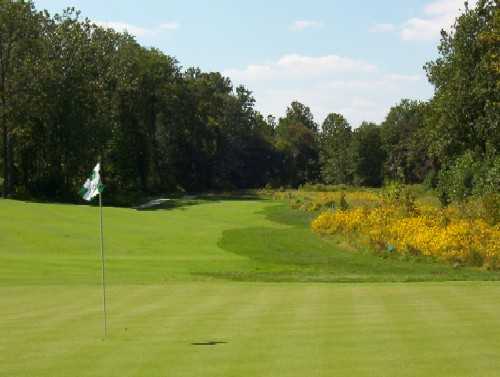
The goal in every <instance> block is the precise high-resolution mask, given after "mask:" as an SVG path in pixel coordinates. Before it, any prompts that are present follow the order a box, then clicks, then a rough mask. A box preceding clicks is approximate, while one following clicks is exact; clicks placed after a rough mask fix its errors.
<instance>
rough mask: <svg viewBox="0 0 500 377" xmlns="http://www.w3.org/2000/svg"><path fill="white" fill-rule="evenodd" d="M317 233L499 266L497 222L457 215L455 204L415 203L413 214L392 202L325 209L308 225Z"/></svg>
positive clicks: (444, 258)
mask: <svg viewBox="0 0 500 377" xmlns="http://www.w3.org/2000/svg"><path fill="white" fill-rule="evenodd" d="M311 227H312V230H313V231H314V232H316V233H318V234H321V235H333V234H343V235H348V236H350V235H359V236H361V237H362V238H364V239H366V240H368V241H369V242H370V244H371V245H372V246H375V247H377V248H379V249H385V248H388V247H391V248H393V249H395V250H396V251H397V252H399V253H403V254H405V253H408V254H414V255H425V256H432V257H436V258H438V259H441V260H444V261H449V262H453V263H460V264H468V265H479V266H484V267H488V268H499V267H500V225H499V224H497V225H490V224H488V223H487V222H486V221H484V220H483V219H481V218H463V216H462V215H461V212H460V211H459V210H458V209H457V208H453V207H449V208H446V209H438V208H434V207H430V206H417V207H416V209H415V211H414V212H413V213H411V214H410V213H408V212H407V211H405V210H404V209H403V208H401V207H398V206H396V205H394V204H390V203H383V204H382V205H380V206H378V207H374V208H369V207H364V208H354V209H350V210H347V211H328V212H323V213H322V214H321V215H319V216H318V217H317V218H316V219H315V220H314V221H313V222H312V224H311Z"/></svg>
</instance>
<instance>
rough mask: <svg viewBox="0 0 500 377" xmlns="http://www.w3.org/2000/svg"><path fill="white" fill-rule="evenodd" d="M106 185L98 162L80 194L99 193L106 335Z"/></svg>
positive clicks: (87, 199) (90, 197) (105, 331)
mask: <svg viewBox="0 0 500 377" xmlns="http://www.w3.org/2000/svg"><path fill="white" fill-rule="evenodd" d="M103 189H104V186H103V185H102V182H101V164H100V163H97V165H96V166H95V168H94V170H93V171H92V175H91V176H90V178H89V179H87V180H86V181H85V183H84V184H83V187H82V189H81V190H80V194H81V195H82V197H83V199H84V200H86V201H88V202H90V201H91V200H92V199H93V198H95V197H96V196H97V195H99V224H100V230H101V266H102V268H101V272H102V308H103V314H104V336H107V334H108V314H107V311H106V268H105V265H104V264H105V258H104V232H103V225H102V191H103Z"/></svg>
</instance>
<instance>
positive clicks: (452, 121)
mask: <svg viewBox="0 0 500 377" xmlns="http://www.w3.org/2000/svg"><path fill="white" fill-rule="evenodd" d="M499 30H500V10H499V7H498V2H497V1H495V0H479V1H478V2H477V4H476V6H475V7H474V8H470V7H469V6H468V5H467V3H466V10H465V12H464V13H463V14H462V15H461V16H460V17H459V18H458V19H457V20H456V22H455V25H454V26H453V29H452V31H451V32H446V31H443V32H442V33H441V42H440V44H439V46H438V52H439V57H438V58H437V59H436V60H434V61H431V62H429V63H427V64H426V65H425V70H426V71H427V76H428V78H429V81H430V82H431V83H432V84H433V85H434V86H435V96H434V98H433V100H432V107H431V109H430V110H431V111H430V115H429V124H430V126H429V129H428V132H429V133H430V135H431V137H430V138H429V140H430V152H431V153H432V155H433V156H436V157H437V158H438V159H439V160H440V161H441V162H442V163H447V162H449V161H452V160H454V159H455V158H456V157H457V156H460V155H462V154H463V153H464V152H465V151H467V150H470V151H472V152H474V153H475V154H476V155H478V156H481V155H485V153H486V152H487V149H488V148H495V149H496V148H498V145H500V127H499V126H498V125H499V124H500V102H499V98H500V84H499V83H500V68H499V63H498V62H499V56H500V47H499V46H500V31H499Z"/></svg>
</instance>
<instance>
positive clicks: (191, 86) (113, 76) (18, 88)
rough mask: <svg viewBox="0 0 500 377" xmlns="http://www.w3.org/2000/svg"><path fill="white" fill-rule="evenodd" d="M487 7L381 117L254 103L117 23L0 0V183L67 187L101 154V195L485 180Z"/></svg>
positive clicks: (493, 108) (491, 44)
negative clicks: (419, 85) (415, 92)
mask: <svg viewBox="0 0 500 377" xmlns="http://www.w3.org/2000/svg"><path fill="white" fill-rule="evenodd" d="M499 26H500V12H499V9H498V7H497V5H496V2H495V1H494V0H480V1H479V2H478V4H477V6H476V7H475V8H474V9H468V8H467V10H466V11H465V13H464V14H463V15H461V16H460V17H459V18H458V19H457V21H456V24H455V26H454V28H453V32H451V33H446V32H442V39H441V42H440V44H439V47H438V49H439V54H440V55H439V57H438V59H436V60H435V61H433V62H430V63H427V64H426V65H425V70H426V72H427V75H428V78H429V80H430V82H431V83H432V84H433V85H434V86H435V88H436V91H435V95H434V97H433V98H432V99H431V100H430V101H428V102H420V101H412V100H407V99H405V100H402V101H401V102H400V103H399V104H397V105H396V106H394V107H393V108H392V109H391V110H390V112H389V114H388V115H387V118H386V119H385V121H384V122H382V124H374V123H368V122H366V123H363V124H362V125H360V126H359V127H357V128H354V129H353V128H352V127H351V125H350V124H349V123H348V122H347V120H346V119H345V118H344V117H343V116H342V115H341V114H337V113H332V114H330V115H328V116H327V118H326V119H325V120H324V122H323V124H322V125H321V126H320V125H318V124H317V123H316V122H315V121H314V119H313V116H312V113H311V111H310V109H309V108H308V107H307V106H305V105H304V104H301V103H299V102H293V103H292V104H291V105H290V106H289V107H288V109H287V111H286V115H285V116H284V117H283V118H280V119H278V120H277V119H275V118H274V117H272V116H268V117H264V116H263V115H262V114H260V113H259V112H258V111H256V109H255V106H254V105H255V100H254V98H253V97H252V93H251V92H250V91H249V90H248V89H246V88H244V87H243V86H238V87H236V88H235V87H233V85H232V83H231V81H230V80H229V79H228V78H226V77H223V76H222V75H221V74H220V73H217V72H211V73H207V72H202V71H201V70H199V69H197V68H188V69H185V70H183V69H182V68H181V67H180V66H179V63H178V62H177V61H176V60H175V59H174V58H173V57H170V56H168V55H166V54H164V53H163V52H161V51H159V50H157V49H154V48H144V47H142V46H140V45H139V44H138V43H137V42H136V41H135V39H134V38H133V37H132V36H130V35H129V34H127V33H118V32H115V31H113V30H111V29H104V28H102V27H100V26H97V25H95V24H93V23H92V22H90V21H89V20H88V19H81V18H80V15H79V12H78V11H76V10H75V9H73V8H70V9H67V10H65V11H64V12H63V13H62V14H61V15H54V16H51V15H49V14H48V13H47V12H45V11H44V12H39V11H37V10H36V9H35V7H34V5H33V3H32V2H30V1H15V0H0V133H1V139H0V146H1V153H0V155H1V159H0V168H1V170H2V172H3V177H2V178H0V181H2V182H3V195H4V196H5V197H8V196H31V197H45V198H58V199H67V200H69V199H73V198H74V196H75V195H76V193H77V192H78V189H79V187H80V186H81V183H82V178H83V177H85V176H86V175H87V174H88V170H89V168H90V167H91V166H92V165H93V164H94V163H95V162H96V160H97V159H100V160H101V161H102V162H103V168H104V171H103V173H104V175H105V179H106V185H107V188H108V191H110V192H111V193H114V194H115V195H116V193H141V194H142V193H151V194H152V193H160V192H173V191H179V190H185V191H204V190H218V189H241V188H255V187H262V186H265V185H271V186H274V187H277V186H295V187H296V186H298V185H301V184H304V183H306V182H323V183H328V184H358V185H366V186H380V185H382V184H383V182H384V180H387V179H390V180H398V181H401V182H404V183H421V182H424V181H425V182H427V183H428V184H429V185H432V186H438V188H440V190H441V194H442V195H441V196H442V199H443V201H444V202H446V201H447V200H452V199H456V198H460V197H461V196H467V195H470V194H472V193H476V192H480V193H481V192H483V191H498V188H499V187H500V181H499V180H500V160H499V154H498V146H499V145H500V131H499V124H500V95H499V94H500V80H499V75H500V63H499V59H500V58H499V57H500V52H499V46H500V31H499Z"/></svg>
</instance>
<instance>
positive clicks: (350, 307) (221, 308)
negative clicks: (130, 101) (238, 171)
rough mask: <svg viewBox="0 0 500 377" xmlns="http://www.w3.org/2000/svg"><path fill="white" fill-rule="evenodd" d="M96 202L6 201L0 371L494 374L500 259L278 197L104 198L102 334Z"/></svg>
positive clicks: (1, 221)
mask: <svg viewBox="0 0 500 377" xmlns="http://www.w3.org/2000/svg"><path fill="white" fill-rule="evenodd" d="M97 216H98V212H97V208H95V207H88V206H72V205H57V204H38V203H24V202H19V201H6V200H0V231H1V233H0V376H2V377H3V376H5V377H7V376H9V377H17V376H34V377H39V376H40V377H45V376H47V377H57V376H72V377H75V376H95V377H98V376H99V377H101V376H117V377H118V376H120V377H122V376H137V377H139V376H141V377H142V376H145V377H146V376H154V377H156V376H214V377H216V376H235V377H236V376H249V377H250V376H269V377H274V376H464V377H465V376H498V371H499V370H500V351H499V350H500V315H499V313H500V282H498V281H494V280H499V279H500V274H498V273H493V272H482V271H477V270H473V269H453V268H452V267H450V266H445V265H440V264H434V263H427V262H421V261H420V262H419V261H403V260H399V259H397V258H388V259H382V258H380V257H377V256H374V255H372V254H370V253H366V252H361V251H352V250H351V251H350V250H348V249H349V248H348V247H347V246H345V245H343V244H342V243H340V244H339V241H337V240H322V239H320V238H318V237H317V236H315V235H314V234H312V233H311V232H310V230H309V229H308V221H309V219H308V217H307V215H305V214H301V213H296V212H293V211H290V210H288V209H287V208H286V207H284V206H283V205H282V204H279V203H276V202H271V201H260V200H242V199H237V198H233V199H223V198H219V199H217V198H210V199H207V200H190V201H173V202H167V203H166V204H165V205H164V208H159V209H156V210H148V211H136V210H132V209H120V208H106V209H105V218H104V220H105V232H106V234H105V236H106V252H107V257H108V264H107V266H108V282H109V285H110V286H109V314H110V336H109V337H108V338H107V339H105V340H103V339H102V329H101V306H100V305H101V291H100V287H99V277H100V274H99V273H100V271H99V259H98V255H99V254H98V253H99V251H98V233H97V230H98V217H97ZM450 280H469V281H467V282H450ZM480 280H492V281H489V282H487V281H480ZM406 281H414V282H411V283H408V282H406ZM440 281H441V282H440ZM211 342H215V343H217V342H221V343H219V344H215V345H210V344H214V343H211ZM193 343H198V345H193ZM204 343H206V345H205V344H204Z"/></svg>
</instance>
